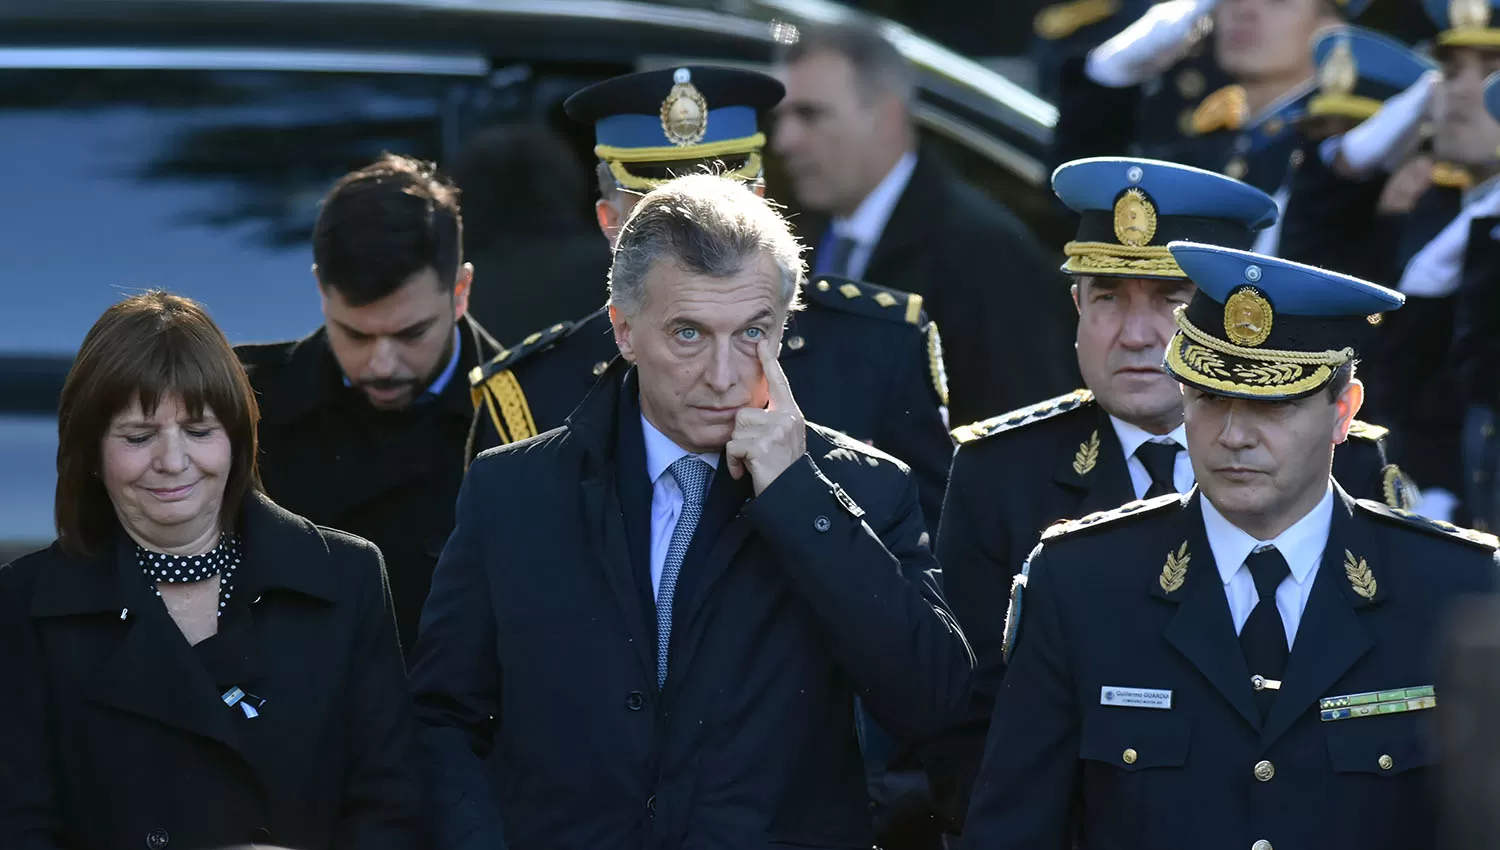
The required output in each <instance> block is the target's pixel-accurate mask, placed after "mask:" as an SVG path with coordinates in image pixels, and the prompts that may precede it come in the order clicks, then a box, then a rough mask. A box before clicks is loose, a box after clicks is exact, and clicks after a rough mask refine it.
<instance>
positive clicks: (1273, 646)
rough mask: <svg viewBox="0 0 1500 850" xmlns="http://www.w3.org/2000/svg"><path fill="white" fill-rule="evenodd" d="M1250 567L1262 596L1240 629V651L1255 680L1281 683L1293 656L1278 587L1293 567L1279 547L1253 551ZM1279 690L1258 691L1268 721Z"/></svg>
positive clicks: (1248, 565)
mask: <svg viewBox="0 0 1500 850" xmlns="http://www.w3.org/2000/svg"><path fill="white" fill-rule="evenodd" d="M1245 566H1247V567H1249V568H1250V577H1251V578H1252V579H1254V580H1255V593H1256V595H1257V596H1258V597H1260V599H1259V601H1258V602H1256V603H1255V608H1254V609H1252V610H1251V611H1250V617H1249V619H1247V620H1245V627H1244V628H1243V629H1241V630H1240V649H1241V650H1243V651H1244V653H1245V663H1246V664H1247V665H1249V667H1250V675H1251V677H1255V676H1261V677H1263V678H1266V679H1273V680H1275V681H1277V682H1280V681H1281V678H1282V677H1283V676H1284V675H1285V674H1286V659H1287V656H1289V655H1290V654H1291V650H1289V649H1288V648H1287V640H1286V626H1285V624H1283V623H1282V622H1281V611H1279V610H1277V608H1276V588H1277V587H1278V586H1280V584H1281V581H1282V579H1285V578H1286V577H1287V576H1289V575H1291V573H1292V570H1291V567H1288V566H1287V564H1286V559H1285V558H1283V557H1281V553H1280V552H1278V551H1276V548H1275V547H1274V546H1273V547H1268V548H1266V549H1263V550H1261V551H1259V552H1251V553H1250V557H1248V558H1246V559H1245ZM1275 695H1276V689H1275V688H1262V689H1259V690H1257V691H1256V692H1255V701H1256V703H1257V704H1259V706H1260V715H1261V717H1262V718H1264V717H1265V716H1266V714H1267V712H1268V711H1270V707H1271V699H1272V697H1274V696H1275Z"/></svg>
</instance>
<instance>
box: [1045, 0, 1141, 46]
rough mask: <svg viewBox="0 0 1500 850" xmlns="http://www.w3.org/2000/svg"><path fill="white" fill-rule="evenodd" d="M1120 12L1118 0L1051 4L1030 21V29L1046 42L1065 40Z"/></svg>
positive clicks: (1088, 0) (1074, 1)
mask: <svg viewBox="0 0 1500 850" xmlns="http://www.w3.org/2000/svg"><path fill="white" fill-rule="evenodd" d="M1118 11H1120V0H1070V2H1066V3H1053V4H1052V5H1051V6H1047V7H1046V8H1044V9H1042V10H1041V11H1040V12H1037V14H1036V17H1035V18H1034V19H1033V20H1032V24H1031V25H1032V29H1034V30H1035V31H1036V34H1037V35H1038V36H1039V37H1041V38H1043V39H1046V40H1047V41H1057V40H1058V39H1063V38H1067V37H1068V36H1070V35H1072V34H1073V33H1075V32H1077V31H1078V30H1080V29H1083V28H1084V27H1086V26H1089V25H1090V24H1097V23H1099V22H1100V21H1105V20H1108V19H1110V18H1112V17H1114V16H1115V13H1116V12H1118Z"/></svg>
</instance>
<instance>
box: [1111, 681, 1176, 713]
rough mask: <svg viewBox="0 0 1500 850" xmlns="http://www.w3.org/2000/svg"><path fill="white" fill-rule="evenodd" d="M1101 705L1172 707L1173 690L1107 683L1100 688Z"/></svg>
mask: <svg viewBox="0 0 1500 850" xmlns="http://www.w3.org/2000/svg"><path fill="white" fill-rule="evenodd" d="M1099 704H1100V705H1118V706H1122V707H1124V708H1171V707H1172V692H1171V691H1169V690H1163V689H1161V688H1122V687H1119V686H1118V685H1105V686H1104V687H1102V688H1100V689H1099Z"/></svg>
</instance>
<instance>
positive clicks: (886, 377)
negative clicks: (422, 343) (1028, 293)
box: [470, 277, 953, 531]
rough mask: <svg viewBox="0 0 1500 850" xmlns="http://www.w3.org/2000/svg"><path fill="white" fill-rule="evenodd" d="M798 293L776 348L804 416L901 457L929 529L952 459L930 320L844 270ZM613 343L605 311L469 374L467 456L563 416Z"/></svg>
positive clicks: (607, 358) (917, 303) (896, 295)
mask: <svg viewBox="0 0 1500 850" xmlns="http://www.w3.org/2000/svg"><path fill="white" fill-rule="evenodd" d="M803 300H804V302H805V304H806V307H805V309H803V310H800V311H798V312H795V313H793V314H792V315H791V317H790V319H789V320H788V326H787V330H786V335H785V336H784V337H783V344H782V349H781V363H782V367H783V368H784V369H785V370H786V375H787V379H788V380H789V381H790V382H791V386H792V392H793V393H794V394H795V395H796V397H797V404H798V405H799V406H800V407H801V408H802V412H803V415H805V416H806V417H807V418H808V419H810V420H812V421H814V422H818V423H820V424H825V425H826V426H827V427H829V428H834V429H837V430H839V431H842V432H844V433H845V434H848V435H849V436H851V437H853V438H855V439H857V440H861V441H864V442H866V443H869V444H871V445H874V446H875V447H877V448H879V449H881V450H882V451H885V452H888V453H890V454H892V455H895V456H896V457H897V458H900V459H901V460H902V461H903V462H904V463H906V464H908V465H909V466H910V467H911V469H912V472H913V474H914V475H915V477H916V479H917V486H918V492H919V494H920V495H921V500H922V501H921V504H922V514H923V516H925V517H926V518H927V523H928V527H929V528H930V529H932V530H934V531H935V530H936V529H937V523H938V514H939V512H940V511H941V510H942V506H943V491H944V490H945V489H946V488H947V484H948V465H949V463H950V462H951V461H952V459H953V442H952V441H951V440H950V439H949V437H948V429H947V426H946V425H945V424H944V422H943V417H942V412H941V411H940V409H939V407H940V405H943V404H945V403H946V402H947V398H946V394H947V379H946V378H945V377H944V375H943V371H942V369H943V355H942V343H941V341H940V338H939V337H938V329H937V325H935V324H933V323H932V322H930V321H928V319H927V315H926V314H925V313H923V312H922V299H921V298H920V297H916V296H912V295H908V294H907V293H904V292H898V291H896V290H892V289H885V288H883V287H879V286H875V285H873V284H868V283H856V282H854V281H850V280H845V279H843V278H834V277H823V278H818V279H816V280H814V281H812V282H810V283H809V284H808V285H807V286H806V287H804V290H803ZM619 353H620V352H619V350H618V349H617V348H616V347H615V340H614V334H613V331H612V329H611V327H610V323H609V314H608V311H607V310H604V309H600V310H598V311H596V312H594V313H592V314H590V315H589V316H587V317H586V318H584V319H582V320H580V321H578V322H571V323H562V324H557V325H553V326H552V327H551V328H549V329H547V330H546V331H544V332H541V333H538V334H533V335H532V336H531V337H528V338H527V340H525V341H523V342H522V344H521V345H518V346H516V347H514V348H511V349H508V350H507V351H505V352H502V354H501V355H500V356H499V357H498V358H496V359H495V360H493V361H491V362H490V363H489V364H488V365H487V366H485V367H484V368H483V369H482V370H479V371H478V372H476V373H475V374H474V376H473V377H472V379H471V383H472V385H473V387H474V390H475V394H476V399H478V400H479V405H478V407H479V409H478V411H476V414H475V420H474V430H473V436H472V440H471V450H470V457H473V456H474V455H476V454H478V453H479V452H481V451H483V450H485V449H488V448H493V447H494V446H498V445H503V444H505V443H510V442H514V441H516V440H518V439H525V438H526V437H529V436H532V435H534V434H538V433H541V432H543V431H547V430H550V429H552V428H556V427H557V426H559V425H562V424H563V422H564V421H566V420H567V418H568V414H570V413H572V412H573V409H574V408H575V407H577V406H578V403H579V402H580V401H582V400H583V397H584V396H585V395H587V394H588V391H589V388H590V387H592V386H593V385H594V382H595V381H596V380H597V379H598V376H599V375H601V374H603V372H604V370H605V369H606V368H608V366H609V364H610V362H611V361H613V360H614V359H615V358H616V357H618V356H619ZM497 424H498V428H497Z"/></svg>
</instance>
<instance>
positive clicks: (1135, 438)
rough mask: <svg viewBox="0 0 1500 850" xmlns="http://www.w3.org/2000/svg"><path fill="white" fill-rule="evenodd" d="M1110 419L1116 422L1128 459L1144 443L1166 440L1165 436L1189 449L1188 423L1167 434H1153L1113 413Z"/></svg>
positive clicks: (1181, 446) (1121, 446) (1121, 443)
mask: <svg viewBox="0 0 1500 850" xmlns="http://www.w3.org/2000/svg"><path fill="white" fill-rule="evenodd" d="M1109 421H1110V422H1112V423H1114V426H1115V434H1116V435H1117V436H1118V437H1119V438H1120V448H1121V449H1124V451H1125V459H1126V460H1129V459H1130V457H1131V456H1132V455H1134V454H1135V450H1136V449H1138V448H1140V447H1141V444H1142V443H1149V442H1151V441H1152V440H1155V441H1157V442H1164V441H1165V440H1164V438H1171V440H1172V442H1174V443H1176V444H1177V447H1178V448H1180V449H1184V450H1186V449H1187V426H1186V425H1178V426H1177V427H1176V428H1173V429H1172V430H1171V431H1168V432H1167V433H1165V434H1153V433H1151V432H1150V431H1147V430H1146V429H1144V428H1140V427H1137V426H1135V425H1132V424H1130V423H1129V422H1126V421H1125V420H1123V419H1120V418H1118V417H1116V416H1113V415H1111V416H1110V417H1109Z"/></svg>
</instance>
